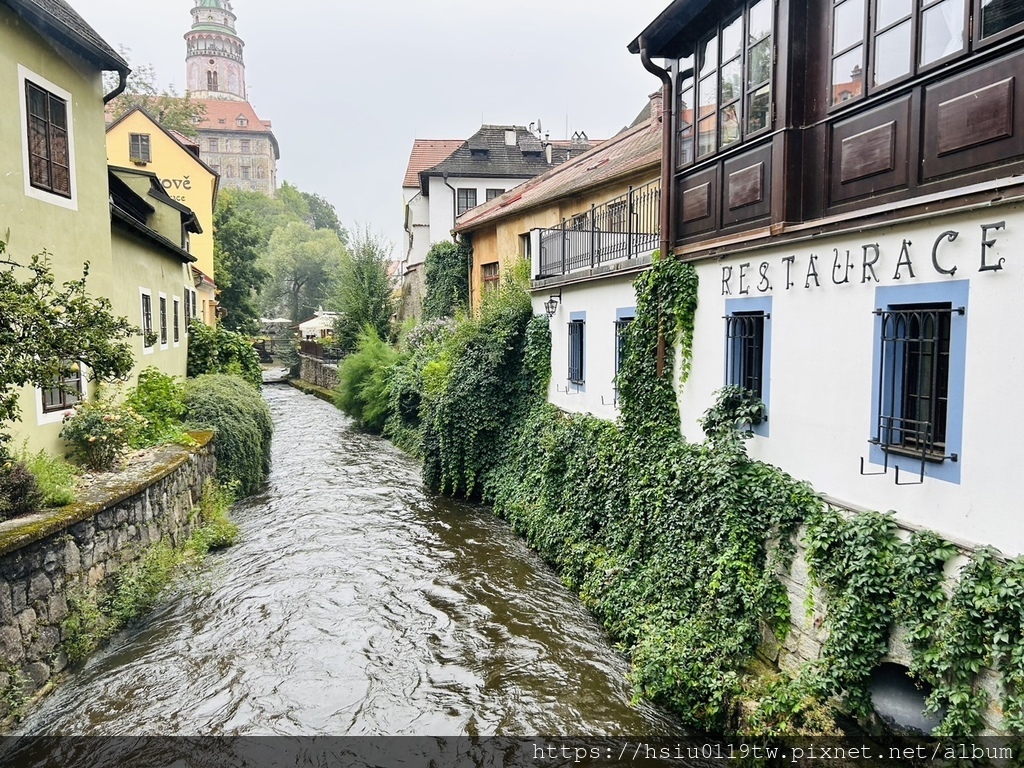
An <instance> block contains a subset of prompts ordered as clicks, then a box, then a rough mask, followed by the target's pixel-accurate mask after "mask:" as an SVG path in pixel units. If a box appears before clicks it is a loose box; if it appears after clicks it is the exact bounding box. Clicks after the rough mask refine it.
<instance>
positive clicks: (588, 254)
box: [537, 181, 661, 277]
mask: <svg viewBox="0 0 1024 768" xmlns="http://www.w3.org/2000/svg"><path fill="white" fill-rule="evenodd" d="M660 208H661V183H660V181H652V182H649V183H647V184H644V185H643V186H641V187H636V188H635V189H634V188H633V187H630V188H629V191H628V192H627V193H626V194H624V195H622V196H620V197H616V198H615V199H614V200H609V201H608V202H607V203H603V204H601V205H593V206H591V207H590V210H589V211H585V212H584V213H581V214H579V215H578V216H573V217H572V218H571V219H563V220H562V224H561V226H558V227H553V228H551V229H542V230H540V264H539V273H538V275H537V277H552V276H554V275H564V274H566V273H567V272H574V271H575V270H577V269H592V268H593V267H596V266H598V265H600V264H605V263H607V262H609V261H617V260H619V259H633V258H636V257H637V256H644V255H646V254H648V253H650V252H651V251H653V250H654V249H655V248H657V247H658V237H659V234H660V229H659V226H658V224H659V220H660Z"/></svg>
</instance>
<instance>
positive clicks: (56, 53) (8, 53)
mask: <svg viewBox="0 0 1024 768" xmlns="http://www.w3.org/2000/svg"><path fill="white" fill-rule="evenodd" d="M104 71H115V72H117V73H118V74H119V76H120V82H121V84H122V85H123V84H124V82H125V78H126V77H127V74H128V64H127V63H126V62H125V61H124V59H122V58H121V57H120V56H119V55H118V54H117V53H115V52H114V50H113V49H111V47H110V46H109V45H108V44H107V43H106V42H104V41H103V39H102V38H100V37H99V35H97V34H96V32H95V31H93V29H92V28H91V27H90V26H89V25H88V24H87V23H86V22H85V21H84V20H83V19H82V18H81V17H80V16H79V15H78V14H77V13H75V11H74V10H73V9H72V8H71V7H70V6H68V5H67V4H66V3H65V2H63V0H48V1H47V2H46V3H42V2H37V1H36V0H0V103H3V104H4V105H5V108H4V109H0V136H3V137H4V141H3V142H0V237H5V239H7V240H8V254H9V255H10V256H11V257H13V258H14V259H15V260H17V261H19V262H23V261H27V260H28V259H29V258H30V257H31V256H32V255H33V254H36V253H41V252H42V251H44V250H45V251H46V252H48V253H49V254H50V266H51V269H52V270H53V273H54V276H55V277H56V279H57V281H58V282H64V281H67V280H73V279H77V278H80V277H81V276H82V267H83V264H84V263H85V262H86V261H88V262H89V264H90V272H89V280H88V284H87V286H88V290H89V292H90V293H92V294H94V295H103V296H110V295H111V293H112V291H113V269H112V265H111V247H110V243H111V234H110V210H109V201H108V194H109V190H108V188H107V153H106V145H105V140H104V112H103V110H104V103H105V101H107V100H109V99H110V98H113V96H114V95H115V94H116V93H117V90H115V92H114V93H105V91H104V88H103V80H102V74H103V72H104ZM8 231H9V232H10V236H9V238H6V233H7V232H8ZM89 386H90V385H89V384H88V382H86V381H84V379H83V381H82V382H81V387H82V390H83V391H82V395H85V394H86V391H87V390H88V388H89ZM55 392H56V394H54V391H50V392H44V391H41V390H38V389H35V388H31V387H26V388H24V389H23V390H22V392H21V393H20V401H19V403H20V407H21V421H20V423H19V424H17V425H15V429H14V430H12V432H13V435H14V438H15V443H16V444H17V443H19V442H21V441H22V440H23V439H26V440H28V442H29V445H30V447H31V448H33V449H34V450H38V449H40V448H50V449H55V448H56V447H57V446H58V444H59V441H58V439H57V435H58V433H59V432H60V427H61V420H62V418H63V415H64V412H65V410H66V408H65V406H66V405H67V404H66V403H65V402H61V400H62V399H64V398H65V397H66V396H65V395H64V394H63V393H61V392H60V390H56V391H55Z"/></svg>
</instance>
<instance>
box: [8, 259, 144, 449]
mask: <svg viewBox="0 0 1024 768" xmlns="http://www.w3.org/2000/svg"><path fill="white" fill-rule="evenodd" d="M88 274H89V268H88V264H87V265H86V266H85V269H84V270H83V274H82V277H81V279H79V280H73V281H71V282H67V283H64V284H63V285H62V286H57V284H56V281H55V280H54V277H53V273H52V272H51V271H50V268H49V265H48V263H47V260H46V256H45V254H42V255H39V256H33V257H32V258H31V260H30V261H28V262H27V263H22V262H19V261H17V260H15V259H12V258H11V257H10V256H8V255H7V243H6V242H4V241H3V240H0V426H2V425H3V424H4V422H7V421H11V420H13V419H15V418H17V416H18V388H19V387H22V386H24V385H26V384H31V385H34V386H37V387H52V386H54V382H60V381H62V380H64V379H66V378H69V377H70V376H71V374H72V371H73V370H74V369H75V367H77V366H78V365H80V364H84V365H86V366H87V367H88V370H89V374H90V375H91V376H92V377H93V378H95V379H104V380H113V379H119V378H124V377H126V376H127V375H128V374H129V373H131V370H132V365H133V364H134V360H133V356H132V350H131V345H130V344H129V343H128V338H130V337H131V336H133V335H135V334H137V333H138V329H137V328H134V327H132V325H131V324H129V322H128V320H126V319H125V318H123V317H117V316H115V315H114V313H113V311H112V309H111V305H110V301H109V299H106V298H94V297H92V296H90V295H89V294H88V292H87V291H86V279H87V277H88ZM7 441H8V436H7V435H5V434H4V433H3V432H0V456H3V455H4V454H5V445H6V443H7Z"/></svg>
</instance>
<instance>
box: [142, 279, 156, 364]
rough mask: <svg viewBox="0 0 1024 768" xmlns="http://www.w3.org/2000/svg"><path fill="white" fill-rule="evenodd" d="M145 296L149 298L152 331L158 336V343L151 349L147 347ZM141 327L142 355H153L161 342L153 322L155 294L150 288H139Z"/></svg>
mask: <svg viewBox="0 0 1024 768" xmlns="http://www.w3.org/2000/svg"><path fill="white" fill-rule="evenodd" d="M143 296H149V316H150V318H149V319H150V322H151V323H153V326H152V327H151V328H150V331H151V332H152V333H154V334H156V337H157V341H156V342H155V343H154V344H153V346H151V347H147V346H146V306H145V303H144V302H143V301H142V297H143ZM139 321H140V322H139V327H140V328H141V329H142V354H144V355H152V354H153V353H154V352H156V347H157V344H158V343H159V341H160V334H158V333H156V324H155V323H154V322H153V292H152V291H151V290H149V288H142V287H140V288H139Z"/></svg>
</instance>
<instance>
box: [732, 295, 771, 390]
mask: <svg viewBox="0 0 1024 768" xmlns="http://www.w3.org/2000/svg"><path fill="white" fill-rule="evenodd" d="M764 321H765V313H764V312H734V313H732V314H730V315H728V316H727V317H726V318H725V331H726V333H725V336H726V344H727V352H726V377H725V380H726V384H730V385H732V386H736V387H743V388H744V389H747V390H750V391H751V392H753V393H754V394H755V395H757V396H758V397H759V398H760V397H762V395H763V394H764V386H763V385H764V381H763V372H764Z"/></svg>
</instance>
